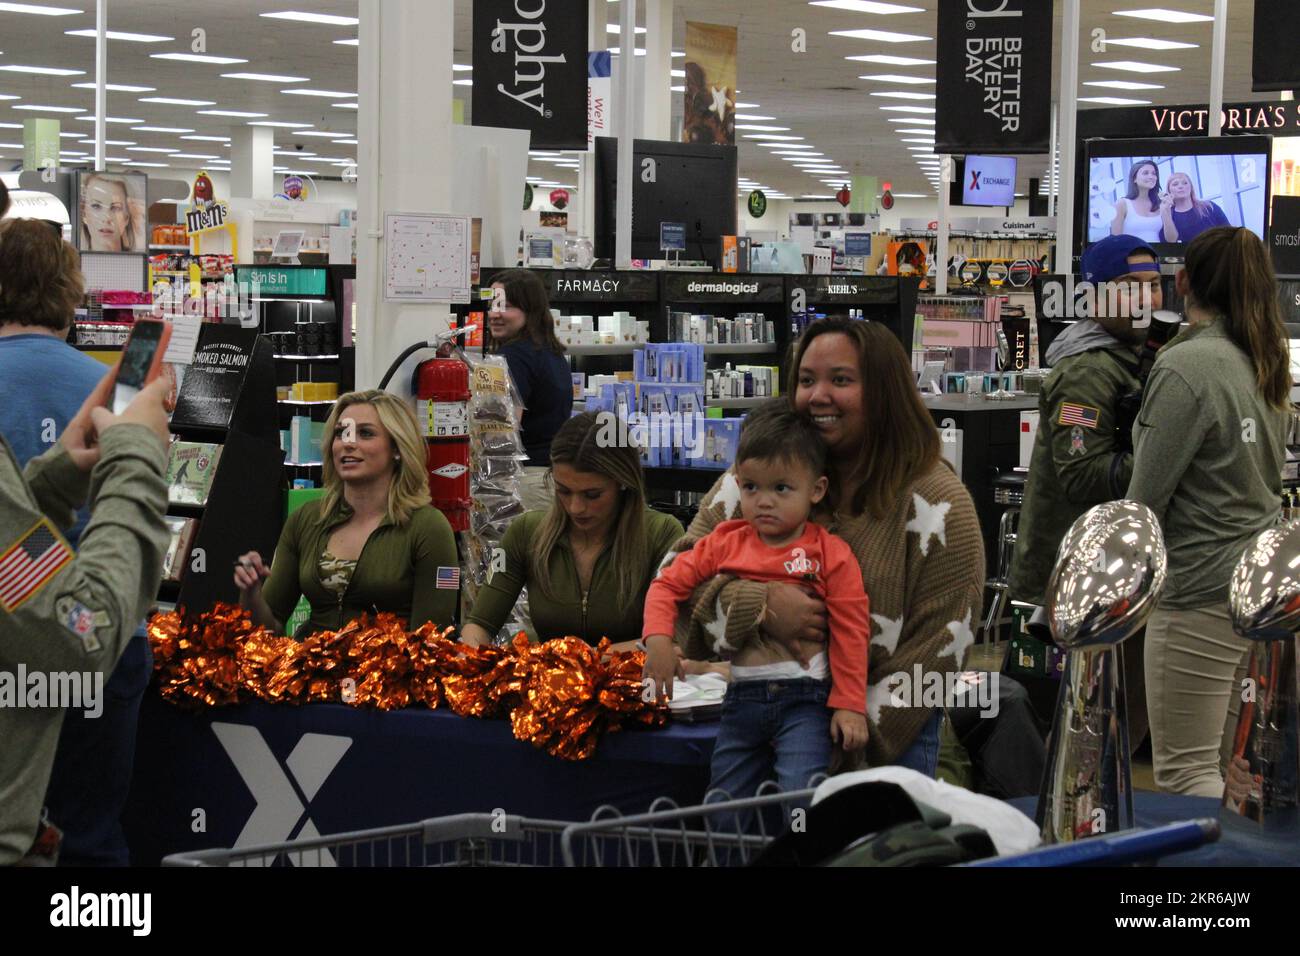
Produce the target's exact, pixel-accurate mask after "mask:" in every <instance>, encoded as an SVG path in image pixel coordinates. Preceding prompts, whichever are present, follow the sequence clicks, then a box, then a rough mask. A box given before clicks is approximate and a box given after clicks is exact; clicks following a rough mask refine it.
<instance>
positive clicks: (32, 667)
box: [0, 370, 167, 866]
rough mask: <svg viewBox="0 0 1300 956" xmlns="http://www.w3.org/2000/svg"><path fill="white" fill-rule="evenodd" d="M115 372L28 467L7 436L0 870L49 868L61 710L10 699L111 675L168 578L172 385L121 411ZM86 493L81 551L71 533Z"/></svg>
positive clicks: (0, 538)
mask: <svg viewBox="0 0 1300 956" xmlns="http://www.w3.org/2000/svg"><path fill="white" fill-rule="evenodd" d="M114 372H115V370H113V371H110V372H109V373H108V374H106V375H105V376H104V378H103V379H102V380H101V381H100V383H99V385H98V386H97V387H96V389H95V391H94V392H93V393H92V394H91V395H90V396H89V397H88V398H87V399H86V401H85V403H84V404H83V405H82V406H81V409H80V411H78V412H77V414H76V416H75V417H74V418H73V419H72V420H71V421H70V422H68V425H67V427H66V428H65V429H64V431H63V434H62V435H61V436H60V438H59V441H58V444H56V445H55V446H54V447H53V448H51V449H50V450H49V451H48V452H46V453H44V454H43V455H40V456H38V457H36V458H33V459H32V460H31V461H30V462H29V463H28V465H27V468H26V470H25V471H20V470H19V468H18V464H17V461H16V459H15V457H14V455H13V453H12V452H11V450H10V448H9V446H8V443H7V442H5V441H4V439H3V438H0V703H3V704H5V705H6V706H0V741H3V744H2V745H0V866H9V865H14V864H17V863H20V862H27V863H42V862H44V863H50V862H53V859H54V857H55V853H56V850H57V843H58V840H57V835H56V831H55V830H54V829H53V828H52V827H50V826H48V825H47V824H45V823H44V822H43V820H42V814H41V803H42V801H43V799H44V796H45V793H46V787H47V785H48V783H49V778H50V769H51V767H52V765H53V762H54V752H55V747H56V745H57V743H58V740H59V729H60V727H61V725H62V723H63V717H64V711H63V710H62V709H60V708H59V707H56V706H49V705H50V704H54V703H57V701H54V700H52V699H51V700H49V701H41V702H39V703H37V702H35V701H29V703H33V704H34V706H27V705H26V704H23V703H20V702H18V701H17V700H14V699H5V698H6V696H8V697H11V698H12V697H14V695H26V694H27V690H28V687H26V686H21V685H20V683H19V675H26V680H27V683H28V684H29V685H30V684H31V682H32V680H33V677H34V675H36V676H40V675H43V679H44V680H46V681H47V682H49V686H53V680H52V678H55V677H56V676H57V675H67V674H83V675H84V674H91V675H94V674H98V675H107V674H109V673H110V672H111V671H112V670H113V667H114V666H115V665H116V663H117V660H118V657H119V655H120V654H121V652H122V649H123V647H125V646H126V643H127V641H129V640H130V639H131V636H132V634H134V632H135V629H136V627H137V626H138V625H139V622H140V620H141V619H142V618H143V617H144V614H145V612H146V610H147V609H148V608H149V605H150V603H151V602H152V601H153V599H154V596H155V593H156V589H157V586H158V582H159V580H160V579H161V577H162V561H163V552H164V551H165V549H166V546H167V529H166V525H165V524H164V522H163V514H164V513H165V511H166V509H167V485H166V482H165V480H164V478H163V475H164V472H165V469H166V458H167V451H166V440H167V416H166V412H165V411H164V410H163V400H164V398H165V396H166V391H167V385H166V383H165V382H164V381H162V380H159V381H157V382H155V383H153V384H152V385H150V386H149V387H147V388H145V389H144V390H142V391H141V393H140V394H139V395H138V396H137V397H136V398H135V400H134V401H132V402H131V404H130V406H128V407H127V409H126V410H125V411H124V412H123V413H122V414H121V415H113V414H111V413H110V412H109V411H108V410H107V409H106V408H104V407H103V406H105V405H106V404H107V402H108V401H109V399H110V398H111V396H112V390H113V383H114ZM87 498H89V501H90V521H89V523H88V524H87V525H86V529H85V531H83V532H82V535H81V540H80V543H79V546H78V548H79V550H78V551H75V552H74V551H73V549H72V548H71V547H70V546H69V545H68V543H67V540H66V539H65V538H64V536H63V533H64V531H66V530H67V529H68V528H69V527H71V525H72V523H73V521H74V519H75V512H76V509H77V508H78V507H80V506H81V505H82V504H83V503H84V502H85V501H86V500H87ZM100 686H101V687H102V683H101V684H100ZM6 688H7V691H6ZM53 822H55V823H57V821H53Z"/></svg>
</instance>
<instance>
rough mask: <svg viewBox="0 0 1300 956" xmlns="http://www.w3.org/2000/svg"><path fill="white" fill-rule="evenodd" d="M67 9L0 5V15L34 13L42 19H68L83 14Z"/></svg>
mask: <svg viewBox="0 0 1300 956" xmlns="http://www.w3.org/2000/svg"><path fill="white" fill-rule="evenodd" d="M84 12H85V11H84V10H72V9H70V8H68V7H42V6H37V5H36V4H34V3H0V13H35V14H38V15H39V16H43V17H68V16H73V15H74V14H78V13H84Z"/></svg>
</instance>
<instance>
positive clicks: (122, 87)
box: [72, 83, 157, 93]
mask: <svg viewBox="0 0 1300 956" xmlns="http://www.w3.org/2000/svg"><path fill="white" fill-rule="evenodd" d="M72 88H73V89H74V90H93V89H94V88H95V84H94V83H73V84H72ZM104 89H106V90H108V91H109V92H110V93H152V92H153V91H154V90H156V89H157V87H156V86H127V85H126V84H124V83H105V84H104Z"/></svg>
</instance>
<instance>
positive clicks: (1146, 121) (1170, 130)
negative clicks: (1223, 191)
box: [1078, 101, 1300, 139]
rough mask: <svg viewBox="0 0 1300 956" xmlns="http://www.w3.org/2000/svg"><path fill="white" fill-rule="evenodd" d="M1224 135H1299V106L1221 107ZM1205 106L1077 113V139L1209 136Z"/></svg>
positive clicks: (1229, 105) (1293, 104) (1298, 103)
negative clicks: (1290, 133) (1286, 133)
mask: <svg viewBox="0 0 1300 956" xmlns="http://www.w3.org/2000/svg"><path fill="white" fill-rule="evenodd" d="M1222 122H1223V132H1224V133H1260V132H1265V133H1269V132H1287V131H1290V130H1295V131H1296V135H1300V102H1287V101H1279V102H1276V103H1267V102H1265V103H1232V104H1225V105H1224V107H1223V113H1222ZM1209 132H1210V110H1209V107H1208V106H1203V105H1200V104H1191V105H1187V106H1152V107H1147V108H1142V109H1138V108H1131V107H1125V108H1122V109H1106V110H1082V111H1080V113H1079V120H1078V133H1079V138H1080V139H1091V138H1093V137H1097V136H1108V137H1146V136H1194V135H1196V134H1197V133H1204V134H1206V135H1209Z"/></svg>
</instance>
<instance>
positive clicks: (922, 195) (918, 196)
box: [894, 193, 930, 199]
mask: <svg viewBox="0 0 1300 956" xmlns="http://www.w3.org/2000/svg"><path fill="white" fill-rule="evenodd" d="M894 198H895V199H929V198H930V197H929V196H927V195H926V194H925V193H894Z"/></svg>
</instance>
